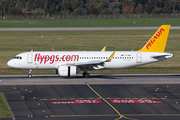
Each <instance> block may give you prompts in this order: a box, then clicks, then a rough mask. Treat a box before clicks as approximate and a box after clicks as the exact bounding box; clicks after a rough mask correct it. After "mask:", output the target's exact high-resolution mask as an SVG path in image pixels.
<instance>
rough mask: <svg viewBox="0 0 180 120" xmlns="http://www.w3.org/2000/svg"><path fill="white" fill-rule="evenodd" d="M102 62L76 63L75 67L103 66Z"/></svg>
mask: <svg viewBox="0 0 180 120" xmlns="http://www.w3.org/2000/svg"><path fill="white" fill-rule="evenodd" d="M101 63H102V61H101V60H93V61H88V62H81V63H75V66H87V65H98V64H101Z"/></svg>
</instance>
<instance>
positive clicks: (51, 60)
mask: <svg viewBox="0 0 180 120" xmlns="http://www.w3.org/2000/svg"><path fill="white" fill-rule="evenodd" d="M34 61H39V62H40V64H41V63H44V64H46V63H47V62H49V63H50V64H53V63H54V62H59V61H63V62H65V61H79V55H63V56H61V57H60V56H59V55H41V54H40V53H36V54H35V58H34Z"/></svg>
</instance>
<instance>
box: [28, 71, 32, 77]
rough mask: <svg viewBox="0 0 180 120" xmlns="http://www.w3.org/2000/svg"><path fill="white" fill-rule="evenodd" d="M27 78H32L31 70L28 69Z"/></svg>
mask: <svg viewBox="0 0 180 120" xmlns="http://www.w3.org/2000/svg"><path fill="white" fill-rule="evenodd" d="M28 78H32V70H29V74H28Z"/></svg>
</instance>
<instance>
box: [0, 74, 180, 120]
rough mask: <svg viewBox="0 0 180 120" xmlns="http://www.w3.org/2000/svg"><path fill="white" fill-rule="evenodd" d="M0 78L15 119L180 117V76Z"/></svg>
mask: <svg viewBox="0 0 180 120" xmlns="http://www.w3.org/2000/svg"><path fill="white" fill-rule="evenodd" d="M0 80H1V81H0V91H2V92H3V93H4V95H5V96H6V99H7V103H8V104H9V106H10V107H9V108H10V109H11V110H12V113H13V115H14V117H15V118H16V120H22V119H39V120H40V119H44V118H46V119H49V120H51V119H52V120H54V119H63V120H70V119H71V120H72V119H73V120H76V119H95V120H99V119H103V120H114V119H118V118H119V119H121V120H127V119H139V120H144V119H146V120H152V119H154V120H159V119H164V120H170V119H174V120H178V119H179V117H180V75H179V74H159V75H158V74H156V75H153V74H147V75H144V74H143V75H141V74H139V75H137V74H131V75H130V74H123V75H122V74H114V75H91V78H88V79H87V78H86V79H85V78H83V77H81V76H77V77H74V78H64V77H59V76H56V75H34V76H33V78H27V76H25V75H0ZM8 83H9V84H8ZM23 96H24V98H23V99H22V97H23Z"/></svg>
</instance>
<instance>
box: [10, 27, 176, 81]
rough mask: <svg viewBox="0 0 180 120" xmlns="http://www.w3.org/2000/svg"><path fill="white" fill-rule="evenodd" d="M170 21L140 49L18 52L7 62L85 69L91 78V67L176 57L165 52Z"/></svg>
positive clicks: (65, 72) (69, 72) (61, 70)
mask: <svg viewBox="0 0 180 120" xmlns="http://www.w3.org/2000/svg"><path fill="white" fill-rule="evenodd" d="M169 30H170V25H162V26H161V27H160V28H159V29H158V30H157V31H156V32H155V34H154V35H153V36H152V37H151V38H150V39H149V41H148V42H147V43H146V44H145V45H144V47H143V48H141V49H140V50H137V51H105V50H106V46H105V47H104V48H103V49H102V50H101V51H31V52H24V53H20V54H18V55H16V56H15V57H14V59H11V60H9V61H8V62H7V65H8V66H9V67H12V68H16V69H28V70H29V74H28V77H32V70H40V69H43V70H45V69H46V70H47V69H50V70H56V73H57V74H58V75H59V76H76V74H77V73H78V72H80V71H83V77H85V78H89V77H90V75H89V73H88V71H89V70H102V69H125V68H132V67H136V66H141V65H145V64H149V63H154V62H159V61H162V60H165V59H169V58H172V57H174V55H173V54H171V53H165V52H164V51H165V47H166V42H167V38H168V34H169Z"/></svg>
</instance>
